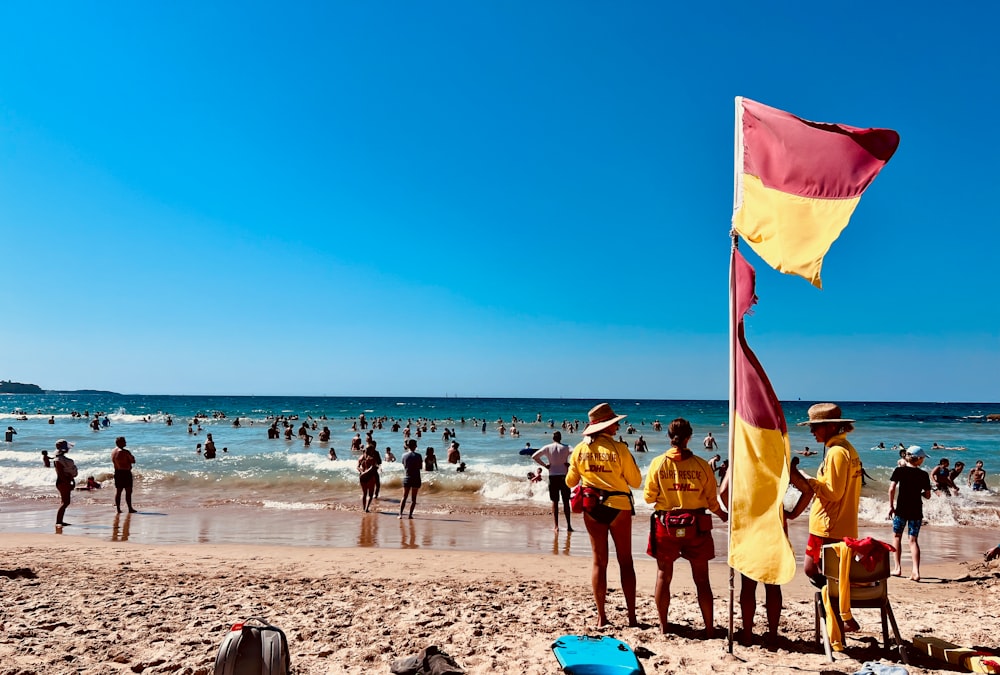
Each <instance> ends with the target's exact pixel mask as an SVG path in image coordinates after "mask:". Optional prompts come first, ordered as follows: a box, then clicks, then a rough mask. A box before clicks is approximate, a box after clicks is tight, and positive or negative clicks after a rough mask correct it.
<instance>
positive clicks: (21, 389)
mask: <svg viewBox="0 0 1000 675" xmlns="http://www.w3.org/2000/svg"><path fill="white" fill-rule="evenodd" d="M115 393H117V392H114V391H101V390H99V389H74V390H72V391H60V390H57V389H42V388H41V387H39V386H38V385H37V384H27V383H25V382H12V381H10V380H0V394H115Z"/></svg>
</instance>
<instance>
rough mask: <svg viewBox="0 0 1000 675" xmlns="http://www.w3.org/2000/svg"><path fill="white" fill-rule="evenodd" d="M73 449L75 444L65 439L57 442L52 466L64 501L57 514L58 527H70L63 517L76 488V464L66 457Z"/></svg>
mask: <svg viewBox="0 0 1000 675" xmlns="http://www.w3.org/2000/svg"><path fill="white" fill-rule="evenodd" d="M72 447H73V444H72V443H70V442H69V441H67V440H65V439H62V438H60V439H59V440H58V441H56V458H55V461H54V462H53V463H52V465H53V466H54V467H55V470H56V490H58V491H59V497H60V499H61V500H62V501H61V504H60V506H59V510H58V511H57V512H56V525H57V526H58V527H62V526H63V525H69V523H67V522H65V521H64V520H63V517H64V516H65V515H66V507H68V506H69V503H70V500H71V498H72V495H73V488H75V487H76V474H77V469H76V464H75V463H74V462H73V460H72V459H70V458H69V457H67V456H66V453H68V452H69V449H70V448H72Z"/></svg>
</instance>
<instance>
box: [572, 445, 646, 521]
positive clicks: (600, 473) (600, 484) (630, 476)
mask: <svg viewBox="0 0 1000 675" xmlns="http://www.w3.org/2000/svg"><path fill="white" fill-rule="evenodd" d="M580 481H583V483H584V485H589V486H591V487H595V488H598V489H601V490H607V491H609V492H631V491H632V488H637V487H639V486H640V485H642V473H641V472H640V471H639V466H638V465H637V464H636V463H635V458H634V457H632V453H630V452H629V450H628V445H626V444H625V443H619V442H618V441H616V440H615V439H613V438H611V437H610V436H594V437H593V440H592V441H591V442H590V444H589V445H588V444H587V442H586V441H583V442H582V443H580V444H579V445H577V446H576V447H575V448H573V454H572V455H570V457H569V470H568V471H567V472H566V485H568V486H569V487H573V486H575V485H576V484H577V483H579V482H580ZM604 505H605V506H610V507H611V508H613V509H618V510H619V511H627V510H631V508H632V502H631V501H629V498H628V497H626V496H624V495H615V496H613V497H609V498H608V500H607V501H606V502H604Z"/></svg>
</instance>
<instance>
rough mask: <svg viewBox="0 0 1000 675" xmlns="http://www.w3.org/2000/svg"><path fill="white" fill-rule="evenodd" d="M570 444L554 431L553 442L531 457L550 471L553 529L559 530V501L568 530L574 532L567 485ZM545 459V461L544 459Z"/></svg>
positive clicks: (559, 433)
mask: <svg viewBox="0 0 1000 675" xmlns="http://www.w3.org/2000/svg"><path fill="white" fill-rule="evenodd" d="M569 454H570V449H569V446H568V445H566V444H565V443H563V442H562V433H561V432H559V431H554V432H552V442H551V443H549V444H548V445H543V446H542V447H541V448H539V449H538V450H537V451H536V452H535V454H533V455H532V456H531V459H533V460H535V463H537V464H540V465H541V466H542V468H544V469H545V470H547V471H548V472H549V500H550V501H551V502H552V525H553V527H552V529H554V530H555V531H556V532H558V531H559V502H560V500H561V501H562V503H563V513H564V514H565V515H566V531H567V532H572V531H573V525H572V524H571V523H570V519H569V514H570V507H569V488H568V487H566V471H567V470H568V469H569ZM542 460H544V461H542Z"/></svg>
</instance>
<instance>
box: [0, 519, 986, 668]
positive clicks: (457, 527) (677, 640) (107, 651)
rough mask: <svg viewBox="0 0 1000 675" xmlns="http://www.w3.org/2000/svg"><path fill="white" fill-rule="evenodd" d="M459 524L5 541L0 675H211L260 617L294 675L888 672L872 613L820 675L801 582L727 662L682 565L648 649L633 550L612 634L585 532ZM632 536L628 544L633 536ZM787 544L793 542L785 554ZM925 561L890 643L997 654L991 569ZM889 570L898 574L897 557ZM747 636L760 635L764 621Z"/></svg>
mask: <svg viewBox="0 0 1000 675" xmlns="http://www.w3.org/2000/svg"><path fill="white" fill-rule="evenodd" d="M22 515H23V514H22ZM76 515H77V516H81V515H83V514H80V513H78V514H76ZM243 515H244V517H248V518H250V519H252V520H258V518H256V517H254V514H253V513H244V514H243ZM472 515H473V514H452V516H453V517H446V516H444V515H441V514H437V515H430V516H424V518H423V519H422V520H421V519H417V520H416V521H412V530H411V522H407V521H404V522H402V523H401V522H400V521H398V520H396V519H395V517H393V516H392V515H391V514H390V513H388V512H386V513H382V514H370V515H369V516H367V517H366V516H362V515H361V514H360V513H351V512H348V511H344V512H325V513H324V514H323V517H324V518H325V519H327V520H330V521H338V522H339V523H340V525H341V526H343V528H344V531H348V530H350V531H353V532H358V533H362V535H360V536H363V532H364V531H365V528H366V527H367V528H368V529H369V530H371V529H373V528H374V529H376V530H377V531H379V532H383V533H385V534H384V535H379V534H375V535H374V538H373V539H372V541H370V542H368V545H366V544H365V542H364V541H357V540H353V541H352V540H350V539H348V540H344V541H341V542H340V544H339V545H322V544H320V545H316V544H313V545H308V546H292V545H282V546H275V545H247V544H220V543H218V542H214V541H211V538H212V537H211V536H210V535H211V532H213V531H214V530H213V529H212V528H211V526H209V530H208V532H209V537H207V538H205V539H202V540H198V539H195V540H192V541H191V542H190V543H156V544H148V543H142V539H143V537H140V536H138V535H136V534H132V535H131V536H130V537H129V538H127V539H126V540H122V538H121V534H122V530H121V529H119V530H118V532H117V535H115V534H114V532H113V530H112V529H111V528H108V530H107V531H104V532H101V531H99V530H97V529H94V530H92V531H91V532H90V533H89V535H88V534H87V533H86V532H85V528H84V527H83V524H81V529H80V530H78V532H82V533H83V534H82V535H79V534H78V535H76V536H67V535H66V534H63V535H56V534H46V533H33V532H19V533H9V532H8V533H6V534H3V535H0V540H2V542H3V548H4V552H5V555H4V564H3V565H2V567H3V568H5V569H6V570H7V571H8V573H9V574H10V573H12V572H14V573H13V574H12V576H9V577H8V576H0V588H2V590H3V598H4V603H3V608H2V610H0V624H2V632H0V635H2V638H0V656H2V658H0V675H15V674H17V675H25V674H27V673H92V674H95V675H97V674H104V673H129V672H132V673H180V674H183V675H196V674H206V673H211V672H212V666H213V663H214V658H215V654H216V652H217V650H218V646H219V643H220V642H221V640H222V639H223V637H224V636H225V634H226V632H227V630H228V628H229V626H230V625H231V624H232V623H234V622H237V621H240V620H242V619H244V618H247V617H249V616H263V617H266V618H268V619H270V620H271V621H272V622H273V623H274V624H276V625H278V626H280V627H281V628H282V629H284V630H285V632H286V633H287V635H288V638H289V643H290V651H291V656H292V665H293V667H294V669H295V672H296V673H299V674H311V673H372V672H374V673H388V672H389V667H390V664H391V663H392V661H393V660H394V659H396V658H400V657H403V656H407V655H410V654H413V653H416V652H417V651H419V650H420V649H422V648H424V647H426V646H428V645H437V646H439V647H440V648H441V649H443V650H444V651H445V652H447V653H449V654H451V655H452V656H453V657H454V658H455V659H456V660H457V661H458V662H459V663H460V664H461V665H462V666H463V667H464V668H465V669H466V672H468V673H537V674H542V673H556V672H559V669H558V666H557V664H556V661H555V659H554V657H553V655H552V653H551V651H550V646H551V643H552V642H553V640H555V639H556V638H558V637H559V636H561V635H564V634H608V635H613V636H615V637H618V638H619V639H622V640H624V641H625V642H627V643H628V644H630V645H631V646H632V647H633V648H634V649H636V650H637V651H638V653H639V654H640V657H641V660H642V662H643V664H644V666H645V669H646V672H647V673H672V672H716V673H755V672H761V673H763V672H767V673H775V672H780V673H785V672H787V673H792V672H796V673H801V672H815V673H833V672H843V673H853V672H855V671H857V670H858V669H859V668H860V667H861V665H862V663H863V662H865V661H868V660H879V659H881V658H892V657H893V654H891V653H887V652H884V651H882V650H880V649H877V648H875V647H874V646H873V642H874V641H875V640H876V639H877V636H878V635H879V634H880V630H879V619H878V612H877V610H858V611H857V613H856V617H857V618H858V619H859V621H860V623H861V625H862V632H860V633H858V634H856V635H855V636H854V637H852V638H851V639H850V640H849V642H848V649H847V651H846V652H844V653H842V654H838V655H837V660H836V662H835V663H833V664H829V663H828V662H826V660H825V657H824V656H823V654H822V651H821V648H820V647H819V645H817V644H816V643H815V642H814V641H813V625H814V618H813V610H812V597H813V589H812V587H811V586H809V585H808V584H807V583H806V582H805V581H804V577H803V576H802V575H801V574H799V575H797V576H796V578H795V579H794V580H793V581H792V583H790V584H788V585H787V586H785V587H784V595H785V610H784V614H783V618H782V634H783V638H782V640H781V643H780V644H779V646H778V648H777V649H775V650H768V649H765V648H764V646H763V645H759V644H758V645H754V646H752V647H749V648H747V647H742V646H740V645H739V644H736V645H734V648H733V654H732V655H730V654H728V652H727V641H726V639H725V638H724V637H723V638H717V639H713V640H707V641H706V640H701V639H698V637H697V632H696V631H697V629H700V627H701V617H700V614H699V613H698V609H697V605H696V603H695V596H694V589H693V586H692V584H691V577H690V571H689V569H688V568H687V567H686V566H684V565H680V566H678V568H677V571H676V573H675V580H674V588H673V591H674V600H673V602H672V605H671V613H670V619H671V621H672V622H674V623H676V624H677V625H678V626H679V628H678V633H677V634H673V635H666V636H664V635H661V634H660V633H659V630H658V627H657V626H656V610H655V606H654V604H653V599H652V591H653V584H654V580H655V573H656V567H655V563H654V562H653V561H652V560H651V559H649V558H648V557H646V556H645V555H644V554H641V553H640V551H641V550H644V546H643V547H642V549H640V548H638V547H635V548H634V549H633V550H634V553H635V560H636V571H637V574H638V579H639V618H640V621H641V622H642V625H641V626H640V627H639V628H627V627H625V611H624V601H623V598H622V595H621V592H620V587H619V585H618V581H617V577H618V575H617V567H616V566H615V564H614V562H612V565H611V567H610V569H609V580H610V587H611V591H610V593H609V617H610V619H611V621H612V623H613V625H612V626H611V627H608V628H605V629H602V630H600V631H597V630H595V629H593V628H592V627H591V626H592V625H593V624H594V620H595V616H596V613H595V610H594V607H593V601H592V598H591V593H590V583H589V578H590V576H589V575H590V560H589V557H588V556H589V544H588V541H587V538H586V534H585V533H584V532H582V531H579V532H576V533H574V534H573V535H567V534H566V533H565V532H563V533H561V535H553V533H552V532H550V531H549V532H547V533H546V534H543V533H544V532H545V530H546V525H547V524H548V521H547V520H546V519H545V515H544V514H542V513H538V514H535V515H533V516H528V515H524V514H515V515H512V516H503V515H500V516H487V515H480V516H479V517H472ZM101 517H102V518H106V516H103V515H102V516H101ZM232 518H233V514H232V513H224V512H222V513H218V514H214V520H215V521H218V522H217V523H216V524H218V523H225V522H229V523H230V524H231V523H232ZM143 519H145V521H154V520H156V519H157V517H156V516H154V515H152V514H150V515H148V516H142V514H139V515H138V516H136V517H135V518H134V519H133V521H132V522H133V523H134V524H133V525H132V528H133V530H132V531H133V532H135V533H138V532H142V531H143V530H142V527H144V526H143V525H142V524H141V523H142V522H143ZM166 519H167V518H165V517H164V518H161V520H166ZM84 520H85V519H84ZM210 520H212V519H210ZM265 520H266V519H265ZM366 520H367V522H368V523H369V524H368V525H367V526H366V525H364V523H365V522H366ZM373 521H374V522H373ZM519 522H521V523H527V524H523V525H522V526H521V527H525V528H533V529H534V530H536V531H537V532H538V535H537V536H538V541H539V542H542V541H545V542H547V543H546V544H545V545H542V544H541V543H539V544H538V550H537V551H536V550H534V549H533V548H532V545H524V546H520V545H515V544H516V542H517V539H518V538H520V537H522V535H523V532H522V531H521V530H519V529H517V528H518V526H517V523H519ZM352 528H353V529H352ZM580 528H581V529H582V523H581V526H580ZM71 529H72V528H66V531H67V532H68V531H70V530H71ZM293 529H294V528H293ZM431 530H432V531H433V532H434V533H433V534H428V532H429V531H431ZM635 530H636V531H637V536H636V541H637V542H639V541H640V540H641V539H642V537H641V530H642V525H641V521H637V522H636V527H635ZM411 531H412V533H413V535H412V539H408V537H409V536H410V535H409V534H408V533H409V532H411ZM472 532H478V533H479V537H478V539H477V538H475V537H473V539H475V541H476V542H477V543H476V546H478V547H480V548H481V549H483V550H471V549H461V548H459V547H458V545H457V540H459V539H462V538H463V537H468V536H469V535H470V534H471V533H472ZM389 533H391V535H390V534H389ZM983 536H986V535H985V533H982V532H978V533H977V532H969V533H968V537H967V539H968V541H967V542H966V543H965V544H962V545H960V546H958V548H959V549H960V550H963V551H965V550H968V551H972V550H974V549H975V550H977V551H979V550H983V549H984V548H985V545H982V544H981V538H982V537H983ZM399 537H401V538H399ZM798 537H799V535H798V534H796V533H795V531H793V536H792V538H793V543H794V542H795V540H796V539H797V538H798ZM153 539H155V537H153ZM922 539H923V537H922ZM449 541H450V542H451V543H450V544H449ZM522 541H523V540H522ZM553 541H554V542H556V543H555V545H554V546H553V544H552V542H553ZM408 542H409V543H408ZM484 542H485V543H484ZM560 542H566V544H565V546H564V545H562V544H561V543H560ZM925 547H927V543H925ZM928 548H929V549H930V550H929V555H928V559H927V562H925V564H924V565H923V566H922V572H923V576H924V580H923V581H921V582H920V583H915V582H911V581H909V580H902V579H900V580H897V579H893V580H892V582H891V590H890V594H891V597H892V600H893V608H894V611H895V614H896V617H897V619H898V621H899V626H900V630H901V632H902V634H903V637H904V639H906V640H911V639H912V638H913V636H914V635H916V634H923V635H934V636H937V637H939V638H942V639H946V640H949V641H951V642H955V643H959V644H962V645H968V646H973V645H979V646H987V647H995V646H996V645H997V643H996V635H995V628H996V617H997V615H998V613H1000V600H998V596H997V594H998V592H1000V567H998V566H997V565H996V564H995V563H994V564H993V566H992V567H988V566H986V565H984V564H983V563H982V562H981V554H979V556H978V557H970V558H966V559H959V558H961V556H956V555H953V554H949V555H948V556H945V558H951V559H943V558H942V556H940V555H936V554H935V553H934V552H933V548H931V547H928ZM721 560H723V558H722V557H721V556H720V559H719V561H721ZM903 560H904V566H906V565H907V564H908V562H907V561H908V556H907V555H906V554H904V559H903ZM717 562H718V561H717ZM18 570H20V572H16V571H18ZM712 575H713V590H714V592H715V596H716V605H715V607H716V610H715V623H716V625H717V626H720V627H723V626H726V624H727V622H728V619H727V611H728V610H727V606H728V596H729V569H728V567H727V566H726V565H724V564H721V562H720V564H713V565H712ZM736 583H737V585H738V583H739V582H738V581H737V582H736ZM737 593H738V589H737ZM759 593H760V592H759ZM757 622H758V629H757V633H758V634H760V633H761V632H762V631H763V623H764V618H763V608H762V607H759V608H758V615H757ZM735 626H736V628H737V630H738V629H739V627H740V620H739V618H738V617H737V619H736V620H735ZM723 635H724V632H723ZM908 668H909V671H910V672H911V673H922V672H933V671H935V670H937V669H939V668H941V669H947V668H948V667H947V666H946V665H944V664H942V663H940V662H938V661H933V660H931V659H929V658H921V657H920V656H918V655H917V654H916V653H914V652H913V650H911V665H910V666H909V667H908Z"/></svg>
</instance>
